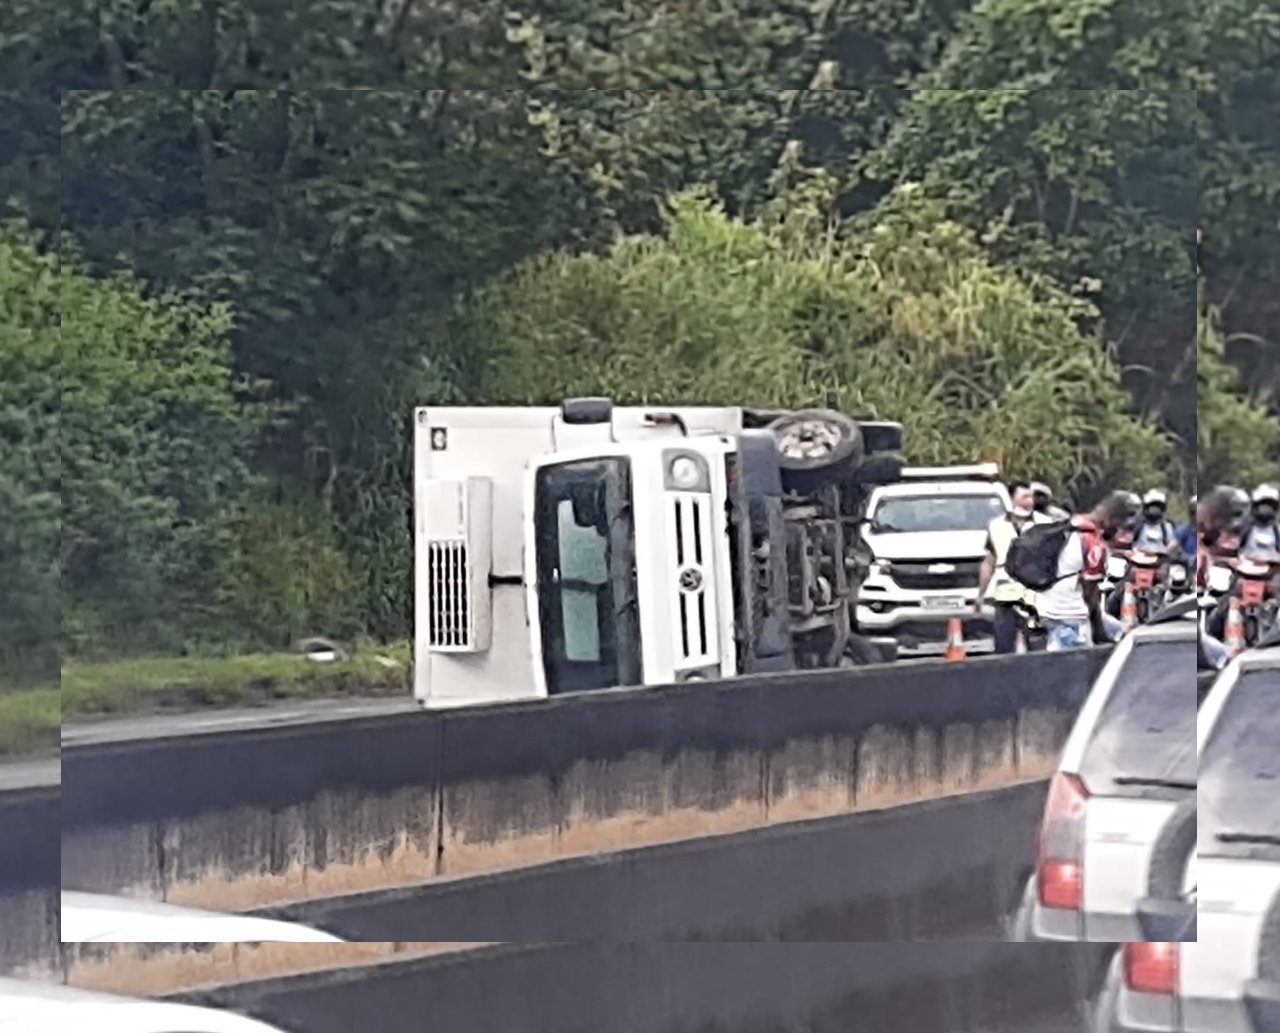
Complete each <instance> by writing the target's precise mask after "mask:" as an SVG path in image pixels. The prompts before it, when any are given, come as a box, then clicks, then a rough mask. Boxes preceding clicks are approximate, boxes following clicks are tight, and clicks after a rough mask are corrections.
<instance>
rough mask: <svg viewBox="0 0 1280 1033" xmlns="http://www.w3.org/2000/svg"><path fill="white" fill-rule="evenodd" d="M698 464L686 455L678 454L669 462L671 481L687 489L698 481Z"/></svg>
mask: <svg viewBox="0 0 1280 1033" xmlns="http://www.w3.org/2000/svg"><path fill="white" fill-rule="evenodd" d="M700 472H701V471H699V470H698V464H697V463H695V462H694V461H693V460H692V459H690V458H689V457H688V456H680V457H679V458H678V459H675V460H674V461H673V462H672V463H671V483H672V484H674V485H675V486H676V487H677V488H683V489H684V490H685V491H688V490H689V489H690V488H693V487H695V486H696V485H697V483H698V475H699V473H700Z"/></svg>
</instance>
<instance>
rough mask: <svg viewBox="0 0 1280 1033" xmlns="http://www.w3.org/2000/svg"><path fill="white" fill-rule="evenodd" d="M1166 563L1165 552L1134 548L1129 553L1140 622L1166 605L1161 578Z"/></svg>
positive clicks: (1134, 597)
mask: <svg viewBox="0 0 1280 1033" xmlns="http://www.w3.org/2000/svg"><path fill="white" fill-rule="evenodd" d="M1164 563H1165V554H1164V553H1161V552H1148V551H1147V550H1146V549H1134V550H1133V551H1132V552H1131V553H1130V554H1129V584H1130V586H1131V587H1132V589H1133V600H1134V603H1135V605H1136V606H1137V608H1138V623H1139V624H1145V623H1146V622H1147V621H1148V620H1149V619H1150V618H1151V615H1152V614H1153V613H1155V612H1156V611H1157V610H1159V609H1160V608H1161V607H1162V606H1163V605H1164V596H1165V589H1164V585H1163V584H1162V583H1161V578H1160V571H1161V568H1162V567H1163V566H1164Z"/></svg>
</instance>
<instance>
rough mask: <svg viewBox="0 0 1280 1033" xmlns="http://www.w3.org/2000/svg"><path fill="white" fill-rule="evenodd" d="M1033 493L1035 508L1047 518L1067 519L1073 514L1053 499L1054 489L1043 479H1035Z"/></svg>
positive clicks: (1032, 486) (1054, 519) (1032, 487)
mask: <svg viewBox="0 0 1280 1033" xmlns="http://www.w3.org/2000/svg"><path fill="white" fill-rule="evenodd" d="M1031 494H1032V496H1033V497H1034V499H1035V506H1034V509H1035V511H1036V512H1037V513H1039V514H1040V516H1041V517H1043V518H1045V519H1046V520H1053V521H1058V520H1067V519H1069V518H1070V516H1071V514H1070V513H1068V512H1067V511H1066V510H1065V509H1063V508H1062V507H1061V506H1059V505H1058V504H1057V503H1055V502H1054V500H1053V491H1052V490H1051V489H1050V488H1049V486H1048V485H1047V484H1045V483H1043V482H1042V481H1033V482H1032V484H1031Z"/></svg>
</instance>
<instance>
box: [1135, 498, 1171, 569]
mask: <svg viewBox="0 0 1280 1033" xmlns="http://www.w3.org/2000/svg"><path fill="white" fill-rule="evenodd" d="M1168 510H1169V497H1168V496H1167V495H1166V494H1165V493H1164V492H1163V491H1161V490H1160V489H1159V488H1152V489H1151V490H1150V491H1149V492H1147V493H1146V494H1145V495H1143V496H1142V523H1140V524H1139V525H1138V527H1137V529H1136V531H1135V533H1134V537H1133V546H1134V548H1135V549H1144V550H1146V551H1148V552H1163V553H1168V554H1173V553H1175V552H1177V551H1179V549H1180V546H1179V545H1178V531H1177V528H1175V527H1174V526H1173V522H1172V521H1171V520H1169V518H1168V516H1167V514H1168Z"/></svg>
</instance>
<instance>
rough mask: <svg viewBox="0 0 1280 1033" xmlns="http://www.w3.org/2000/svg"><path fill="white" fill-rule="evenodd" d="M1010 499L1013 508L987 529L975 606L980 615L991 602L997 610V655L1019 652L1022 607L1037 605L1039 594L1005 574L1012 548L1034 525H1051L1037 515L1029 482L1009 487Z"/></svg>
mask: <svg viewBox="0 0 1280 1033" xmlns="http://www.w3.org/2000/svg"><path fill="white" fill-rule="evenodd" d="M1009 498H1010V500H1011V502H1012V503H1013V508H1012V509H1011V510H1010V511H1009V512H1008V513H1006V514H1005V515H1004V516H999V517H996V518H995V519H994V520H992V521H991V523H990V524H988V525H987V554H986V557H985V558H984V559H983V561H982V571H981V573H980V574H979V576H978V599H977V602H976V603H975V604H974V609H975V610H976V611H978V612H979V613H980V612H981V611H982V607H983V604H984V603H985V602H990V603H991V604H992V606H993V608H994V610H995V618H994V621H993V634H994V638H995V647H996V652H997V653H1014V652H1016V651H1017V648H1018V631H1019V629H1020V628H1021V627H1022V617H1021V615H1020V614H1019V612H1018V607H1019V606H1020V605H1023V606H1028V607H1030V606H1034V604H1035V593H1034V592H1033V591H1031V589H1029V588H1027V587H1026V586H1025V585H1021V584H1019V583H1018V582H1017V581H1015V580H1014V579H1013V578H1012V577H1010V576H1009V574H1008V572H1007V571H1006V570H1005V560H1006V559H1007V557H1008V555H1009V546H1010V545H1012V544H1013V540H1014V539H1015V538H1017V537H1018V535H1020V534H1022V532H1023V531H1024V530H1025V529H1026V528H1028V527H1030V526H1031V525H1032V524H1035V523H1046V522H1048V518H1047V517H1044V516H1042V515H1041V514H1039V513H1037V512H1036V511H1035V508H1034V507H1035V495H1034V493H1033V492H1032V490H1031V485H1030V484H1028V483H1027V482H1025V481H1015V482H1014V483H1013V484H1011V485H1009Z"/></svg>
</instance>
